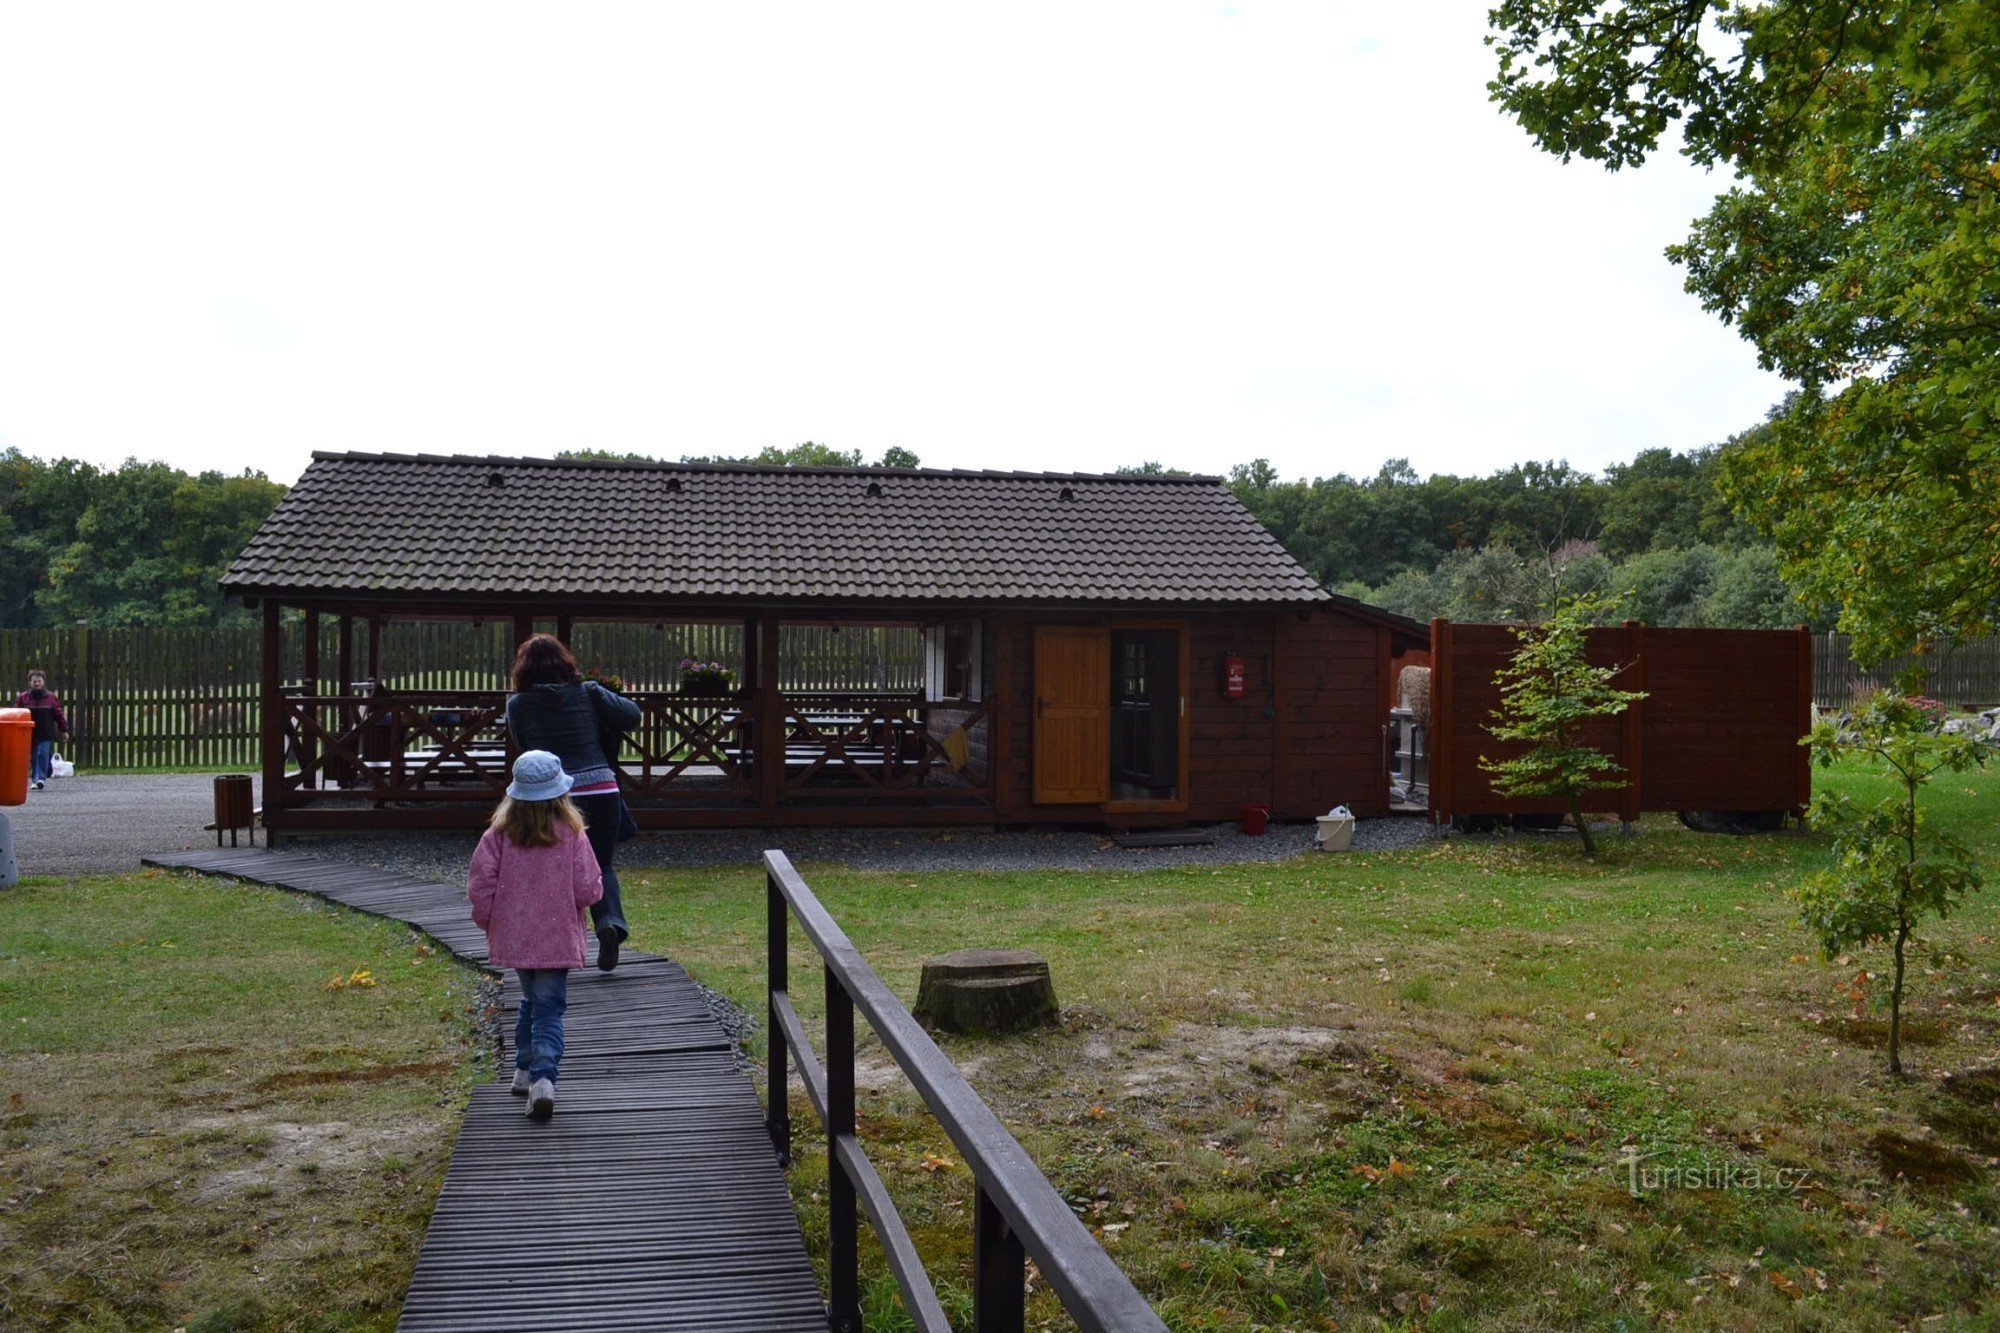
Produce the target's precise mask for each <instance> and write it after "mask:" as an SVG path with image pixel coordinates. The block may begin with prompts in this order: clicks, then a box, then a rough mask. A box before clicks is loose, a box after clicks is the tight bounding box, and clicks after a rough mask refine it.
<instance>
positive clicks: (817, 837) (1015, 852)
mask: <svg viewBox="0 0 2000 1333" xmlns="http://www.w3.org/2000/svg"><path fill="white" fill-rule="evenodd" d="M1199 831H1200V832H1204V833H1209V834H1212V835H1213V836H1214V838H1215V842H1214V844H1213V845H1212V846H1206V847H1148V848H1143V849H1136V850H1127V849H1126V848H1123V847H1119V846H1118V845H1116V844H1115V843H1113V842H1112V841H1111V840H1110V839H1109V838H1107V837H1105V836H1104V835H1103V834H1101V833H1089V832H1067V831H1032V832H1015V833H996V832H994V831H992V830H990V829H971V830H968V829H952V830H938V829H898V828H892V829H701V830H689V831H685V832H678V833H648V834H642V835H641V836H639V837H638V838H635V839H634V840H632V841H631V842H628V843H625V844H623V845H622V846H620V847H619V849H618V867H619V868H620V869H621V870H623V869H627V868H631V869H638V868H645V867H697V868H698V867H704V866H754V865H756V864H757V863H758V860H759V858H760V857H761V856H762V855H763V852H764V849H765V848H767V847H777V848H780V849H782V850H783V851H784V852H785V854H786V855H788V856H790V857H791V858H792V860H793V861H795V862H798V863H799V864H801V865H805V864H810V863H814V862H837V863H842V864H846V865H850V866H854V867H856V868H859V869H863V870H896V871H913V872H922V871H932V870H1130V869H1134V868H1138V867H1149V866H1203V865H1235V864H1242V863H1246V862H1258V861H1284V860H1289V859H1290V858H1292V857H1294V856H1302V855H1307V854H1310V853H1311V852H1312V850H1313V825H1312V824H1310V823H1306V824H1274V825H1272V826H1271V828H1270V830H1269V831H1268V832H1266V833H1264V834H1262V835H1260V836H1256V837H1250V836H1246V835H1245V834H1244V833H1242V832H1241V831H1240V830H1239V829H1238V828H1237V827H1236V825H1234V824H1211V825H1205V826H1200V827H1199ZM1428 836H1429V825H1428V824H1427V823H1426V822H1425V820H1424V818H1423V817H1422V816H1421V815H1398V816H1392V817H1387V818H1382V819H1366V820H1361V821H1359V822H1357V823H1356V824H1355V826H1354V848H1355V850H1356V851H1388V850H1392V849H1395V848H1401V847H1413V846H1416V845H1418V844H1419V843H1422V842H1423V841H1425V839H1426V838H1427V837H1428ZM477 841H478V838H477V836H476V835H474V834H470V833H395V834H380V835H375V836H370V837H360V836H352V835H350V836H344V837H340V838H315V839H302V840H299V841H297V842H295V843H292V844H288V846H290V847H292V848H294V849H295V850H298V851H301V852H305V853H307V854H308V855H313V856H325V857H330V858H337V859H344V860H351V861H358V862H361V863H364V864H367V865H379V866H382V867H384V868H386V869H392V870H397V871H401V872H402V873H403V874H406V875H414V876H417V877H419V878H423V879H443V880H447V881H449V880H452V879H456V878H458V877H460V876H463V875H464V874H465V865H466V862H467V861H468V860H469V859H470V858H471V855H472V848H473V845H474V844H475V843H476V842H477Z"/></svg>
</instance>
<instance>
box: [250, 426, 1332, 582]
mask: <svg viewBox="0 0 2000 1333" xmlns="http://www.w3.org/2000/svg"><path fill="white" fill-rule="evenodd" d="M871 491H872V492H873V493H871ZM1065 493H1067V495H1068V497H1069V498H1067V499H1065V498H1063V497H1064V495H1065ZM223 589H224V591H226V592H230V593H236V594H243V595H251V596H256V595H260V594H272V593H295V594H318V595H330V594H355V595H366V594H374V595H389V596H397V595H403V596H421V595H424V594H437V593H457V594H465V595H484V596H513V595H521V594H527V595H536V596H601V597H612V598H621V599H622V598H643V599H659V600H665V601H675V602H690V601H703V600H707V601H734V600H762V599H784V600H795V599H796V600H816V599H820V598H839V599H844V600H862V601H873V602H901V601H971V602H1023V601H1035V602H1044V601H1078V602H1318V601H1325V600H1328V594H1327V592H1326V591H1325V590H1324V589H1323V588H1321V587H1320V586H1319V584H1318V583H1317V582H1316V581H1315V580H1314V579H1313V577H1312V575H1310V574H1308V573H1307V572H1306V571H1305V569H1304V568H1302V567H1301V566H1300V565H1299V563H1298V562H1297V561H1296V560H1294V559H1292V557H1291V556H1290V555H1289V554H1287V553H1286V551H1285V549H1284V548H1283V547H1282V546H1280V545H1279V544H1278V542H1277V540H1276V539H1275V538H1274V537H1272V536H1271V535H1270V533H1269V532H1267V531H1265V529H1264V527H1263V525H1262V524H1260V523H1258V522H1257V520H1256V519H1255V518H1253V517H1252V516H1251V515H1250V513H1249V511H1248V510H1246V509H1244V508H1243V506H1242V505H1241V504H1240V503H1238V502H1237V500H1236V497H1235V496H1233V495H1231V494H1230V493H1229V490H1228V488H1227V487H1226V486H1224V485H1223V484H1222V483H1221V482H1220V481H1219V480H1217V479H1215V478H1213V477H1198V478H1184V477H1150V476H1149V477H1117V476H1082V475H1070V474H1061V473H1025V472H959V471H940V470H916V469H909V470H905V469H864V468H782V467H759V466H721V465H699V464H629V463H594V462H556V461H550V460H545V459H517V458H468V457H436V456H429V455H422V456H413V455H396V454H315V455H314V456H313V463H312V466H310V467H309V468H307V469H306V472H305V475H304V476H302V477H301V478H300V479H299V482H298V484H297V485H296V486H294V487H293V488H292V490H291V492H290V493H289V494H288V495H286V497H285V499H284V501H283V502H282V503H281V504H280V505H279V506H278V508H277V510H276V511H275V512H274V513H273V514H272V515H271V517H270V518H269V519H268V520H266V521H265V523H264V526H263V527H262V528H260V529H259V530H258V532H257V535H256V536H255V537H253V538H251V540H250V544H249V545H248V546H246V547H245V548H244V549H243V552H242V554H241V555H239V556H238V557H237V558H236V561H235V563H234V564H232V565H231V566H230V568H229V572H228V574H227V575H225V576H224V578H223Z"/></svg>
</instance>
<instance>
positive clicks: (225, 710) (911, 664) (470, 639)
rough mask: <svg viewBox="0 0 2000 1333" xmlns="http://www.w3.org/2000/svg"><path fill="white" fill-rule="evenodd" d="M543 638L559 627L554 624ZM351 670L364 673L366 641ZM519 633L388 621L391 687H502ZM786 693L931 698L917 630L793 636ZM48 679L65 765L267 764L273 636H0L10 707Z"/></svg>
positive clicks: (290, 642)
mask: <svg viewBox="0 0 2000 1333" xmlns="http://www.w3.org/2000/svg"><path fill="white" fill-rule="evenodd" d="M547 628H553V627H552V626H550V627H547ZM319 638H320V642H319V671H318V673H317V674H318V680H319V682H320V689H321V692H323V693H332V692H333V690H334V688H335V685H336V682H337V681H338V680H339V676H340V662H339V644H338V636H336V635H335V634H333V633H332V632H331V631H330V629H329V628H328V627H325V626H323V627H322V631H321V634H320V636H319ZM355 638H356V640H357V643H356V644H355V645H354V661H355V671H356V674H357V675H361V674H365V671H366V660H367V659H366V648H365V642H364V641H362V640H363V634H362V632H357V633H356V635H355ZM511 638H512V627H511V626H510V625H508V624H505V623H502V622H497V621H495V622H487V623H484V624H467V623H454V622H441V621H412V622H403V621H396V622H391V623H389V624H387V625H384V626H383V627H382V643H381V663H382V671H381V675H382V679H383V681H384V683H385V684H387V685H389V686H390V687H391V688H395V687H397V686H401V687H402V688H405V689H493V690H499V689H505V688H506V685H507V667H508V665H509V663H510V662H511V660H512V650H513V645H512V643H511V642H509V640H510V639H511ZM570 646H571V648H572V649H573V650H574V651H575V652H576V655H577V660H578V661H579V662H580V663H582V665H583V666H584V667H585V668H586V669H587V670H592V671H600V672H610V673H614V674H616V675H617V676H619V677H620V678H621V679H622V680H623V682H624V684H625V685H626V687H627V688H628V689H633V690H670V689H673V688H675V687H676V686H677V685H678V684H679V681H680V662H681V659H682V658H684V657H693V658H696V659H698V660H700V661H703V662H720V663H721V664H722V665H723V666H724V667H726V668H728V669H729V670H731V671H733V672H735V673H737V676H738V678H739V679H741V677H742V672H743V628H742V626H741V625H738V624H733V623H732V624H678V623H671V622H668V623H660V624H631V623H596V622H580V623H578V624H577V625H575V626H574V627H573V629H572V632H571V635H570ZM304 648H305V635H304V632H303V630H302V628H301V626H300V625H298V624H295V623H287V624H286V625H285V626H283V629H282V633H281V641H280V651H281V654H282V659H281V660H282V663H283V665H282V667H281V672H280V674H281V675H282V676H283V677H284V678H285V679H286V680H287V681H298V680H303V679H305V678H306V677H307V675H308V674H309V673H307V672H306V671H305V669H304V667H305V662H304ZM779 664H780V666H779V684H780V686H781V688H783V689H786V690H793V691H818V690H849V689H852V690H877V691H905V690H908V691H915V690H919V689H922V688H923V678H924V656H923V642H922V635H921V633H920V631H919V630H918V629H917V628H916V627H915V626H912V625H870V626H858V625H849V626H841V627H834V626H830V625H786V626H784V627H783V628H782V630H781V632H780V636H779ZM32 668H40V669H41V670H42V671H43V672H45V673H46V674H47V676H48V680H49V687H50V688H51V689H53V690H55V691H56V693H57V694H58V695H60V696H61V697H62V701H63V707H64V710H65V711H66V712H67V713H68V714H69V717H70V721H71V727H72V735H71V740H70V741H69V742H68V743H67V744H66V745H65V746H64V747H63V753H64V755H65V756H66V757H68V758H70V759H73V760H74V761H75V762H76V765H77V767H78V768H79V769H81V770H85V771H90V772H105V771H110V770H133V769H195V770H213V771H216V772H221V771H223V770H226V769H248V768H251V767H254V765H255V764H256V763H257V738H258V699H257V693H258V689H259V686H260V684H261V682H262V679H263V633H262V630H261V629H260V628H258V627H256V626H229V627H224V628H216V629H89V628H86V627H83V626H76V627H74V628H65V629H42V630H28V629H0V685H4V686H5V688H4V691H0V703H9V704H11V703H12V702H13V696H14V693H15V692H16V691H18V690H21V689H24V688H26V686H27V676H28V672H29V670H30V669H32Z"/></svg>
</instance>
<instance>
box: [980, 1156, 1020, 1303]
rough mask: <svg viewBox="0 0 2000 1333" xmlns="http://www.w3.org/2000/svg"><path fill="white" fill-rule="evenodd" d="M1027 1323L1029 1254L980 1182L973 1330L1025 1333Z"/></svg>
mask: <svg viewBox="0 0 2000 1333" xmlns="http://www.w3.org/2000/svg"><path fill="white" fill-rule="evenodd" d="M1027 1325H1028V1254H1027V1251H1026V1250H1025V1249H1024V1248H1023V1247H1022V1245H1021V1238H1020V1237H1018V1236H1016V1235H1015V1234H1014V1232H1013V1230H1012V1229H1011V1228H1010V1227H1008V1225H1007V1219H1006V1218H1004V1217H1002V1216H1001V1215H1000V1209H999V1207H998V1206H997V1205H996V1204H995V1203H994V1202H993V1198H992V1196H991V1195H989V1194H988V1193H987V1192H986V1183H985V1182H984V1181H981V1182H980V1184H979V1202H978V1205H977V1207H976V1210H975V1211H974V1213H973V1216H972V1328H973V1333H1025V1330H1026V1328H1027Z"/></svg>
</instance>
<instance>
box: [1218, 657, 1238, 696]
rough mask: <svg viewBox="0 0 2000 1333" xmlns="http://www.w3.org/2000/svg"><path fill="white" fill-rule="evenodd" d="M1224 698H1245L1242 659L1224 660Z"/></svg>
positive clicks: (1228, 658)
mask: <svg viewBox="0 0 2000 1333" xmlns="http://www.w3.org/2000/svg"><path fill="white" fill-rule="evenodd" d="M1222 697H1223V698H1225V699H1241V698H1242V697H1243V659H1242V658H1240V657H1225V658H1223V659H1222Z"/></svg>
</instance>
